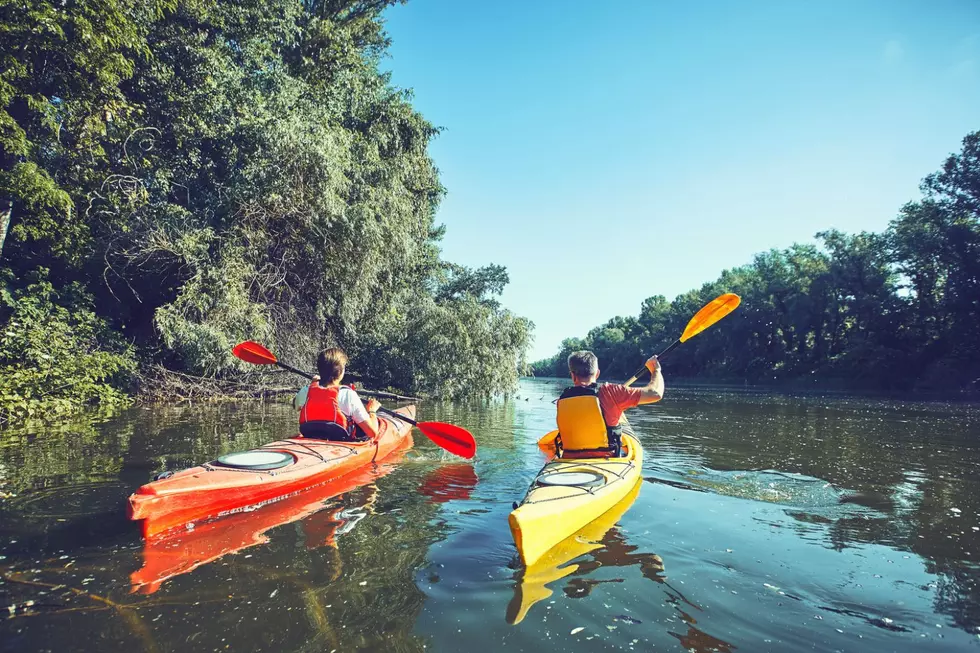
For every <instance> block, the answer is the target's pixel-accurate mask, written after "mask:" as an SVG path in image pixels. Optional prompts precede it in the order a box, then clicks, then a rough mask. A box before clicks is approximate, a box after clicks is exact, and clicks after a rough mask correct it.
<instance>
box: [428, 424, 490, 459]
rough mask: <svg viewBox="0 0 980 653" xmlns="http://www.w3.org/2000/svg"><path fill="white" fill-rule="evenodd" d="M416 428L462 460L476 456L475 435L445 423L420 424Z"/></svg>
mask: <svg viewBox="0 0 980 653" xmlns="http://www.w3.org/2000/svg"><path fill="white" fill-rule="evenodd" d="M415 426H417V427H418V429H419V430H420V431H422V433H424V434H425V435H426V437H428V438H429V439H430V440H432V441H433V442H435V443H436V444H438V445H439V446H440V447H442V448H443V449H445V450H446V451H448V452H449V453H451V454H455V455H457V456H460V457H461V458H472V457H473V456H475V455H476V440H474V439H473V434H472V433H470V432H469V431H467V430H466V429H464V428H462V427H460V426H456V425H455V424H446V423H445V422H418V423H417V424H416V425H415Z"/></svg>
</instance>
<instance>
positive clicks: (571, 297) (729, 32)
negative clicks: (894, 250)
mask: <svg viewBox="0 0 980 653" xmlns="http://www.w3.org/2000/svg"><path fill="white" fill-rule="evenodd" d="M386 18H387V30H388V33H389V35H390V36H391V38H392V39H393V41H394V43H393V46H392V48H391V57H390V58H388V59H386V60H385V62H384V64H383V65H384V67H385V68H388V69H390V70H391V71H392V74H393V83H394V84H395V85H396V86H399V87H402V88H411V89H412V90H413V91H414V94H415V99H414V104H415V106H416V107H417V108H418V109H419V110H420V111H421V112H422V113H423V115H425V116H426V118H428V119H429V120H430V121H431V122H432V123H434V124H435V125H437V126H440V127H443V128H444V129H445V131H444V132H443V133H442V134H441V135H439V136H438V137H437V138H436V139H435V141H434V142H433V144H432V146H431V148H430V152H431V154H432V156H433V157H434V159H435V162H436V165H437V166H438V167H439V169H440V171H441V177H442V182H443V184H444V185H445V186H446V187H447V190H448V194H447V196H446V197H445V199H444V201H443V203H442V205H441V207H440V209H439V213H438V216H437V221H438V222H440V223H443V224H445V225H446V227H447V234H446V237H445V239H444V241H443V248H442V249H443V257H444V258H446V259H448V260H450V261H454V262H457V263H461V264H464V265H469V266H480V265H486V264H488V263H500V264H502V265H505V266H506V267H507V270H508V272H509V274H510V285H509V286H508V287H507V289H506V291H505V293H504V296H503V302H504V304H505V305H506V306H507V307H508V308H510V309H511V310H513V311H514V312H516V313H518V314H520V315H524V316H526V317H529V318H530V319H531V320H533V321H534V323H535V325H536V329H535V344H534V347H533V349H532V352H531V358H532V360H536V359H538V358H543V357H546V356H550V355H552V354H553V353H555V351H557V348H558V345H559V343H560V342H561V340H562V338H565V337H568V336H584V335H585V334H586V332H587V331H588V329H590V328H591V327H593V326H596V325H598V324H600V323H602V322H604V321H606V320H607V319H609V318H611V317H613V316H615V315H636V314H637V313H638V312H639V308H640V303H641V302H642V301H643V299H644V298H646V297H649V296H651V295H655V294H662V295H665V296H666V297H667V299H668V300H671V299H673V298H674V297H675V296H676V295H678V294H680V293H683V292H685V291H687V290H690V289H692V288H696V287H698V286H700V285H701V284H702V283H704V282H706V281H712V280H714V279H716V278H717V277H718V275H719V273H720V272H721V271H722V270H724V269H726V268H731V267H735V266H738V265H743V264H745V263H749V262H750V261H751V260H752V256H753V255H754V254H756V253H757V252H762V251H765V250H768V249H770V248H785V247H788V246H789V245H791V244H792V243H794V242H813V240H814V239H813V235H814V234H815V233H816V232H817V231H821V230H824V229H828V228H831V227H835V228H837V229H840V230H843V231H846V232H850V233H853V232H857V231H862V230H868V231H882V230H883V229H885V227H886V226H887V224H888V221H889V220H890V219H892V218H893V217H894V216H895V214H896V212H897V211H898V209H899V208H900V207H901V205H902V204H904V203H905V202H906V201H909V200H912V199H917V198H918V197H919V192H918V184H919V182H920V180H921V178H922V177H924V176H925V175H927V174H929V173H931V172H933V171H935V170H936V169H938V168H939V166H940V165H941V163H942V161H943V160H944V159H945V157H946V156H947V155H948V154H950V153H952V152H955V151H958V150H959V148H960V141H961V139H962V138H963V137H964V136H965V135H966V134H967V133H968V132H970V131H973V130H977V129H980V0H961V1H958V0H914V1H901V0H881V1H873V0H850V1H847V2H844V1H830V0H821V1H820V2H805V1H793V0H745V1H736V0H729V1H726V2H712V1H707V0H698V1H697V2H690V3H684V2H676V1H675V2H654V1H652V0H647V1H625V0H624V1H620V2H610V3H601V2H589V3H585V2H573V1H571V0H568V1H552V2H544V1H539V0H535V1H526V2H517V1H513V0H508V1H502V0H495V1H493V2H470V1H466V0H411V1H410V2H409V3H408V4H407V5H404V6H396V7H393V8H391V9H389V10H388V11H387V13H386Z"/></svg>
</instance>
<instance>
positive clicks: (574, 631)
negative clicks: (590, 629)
mask: <svg viewBox="0 0 980 653" xmlns="http://www.w3.org/2000/svg"><path fill="white" fill-rule="evenodd" d="M583 630H585V627H584V626H579V627H578V628H572V632H570V633H569V635H577V634H578V633H580V632H582V631H583Z"/></svg>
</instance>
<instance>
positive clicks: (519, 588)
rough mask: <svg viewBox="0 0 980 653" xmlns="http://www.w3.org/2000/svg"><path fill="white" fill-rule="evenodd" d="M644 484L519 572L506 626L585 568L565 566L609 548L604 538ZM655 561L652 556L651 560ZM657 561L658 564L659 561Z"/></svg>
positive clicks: (636, 484) (520, 619) (580, 565)
mask: <svg viewBox="0 0 980 653" xmlns="http://www.w3.org/2000/svg"><path fill="white" fill-rule="evenodd" d="M641 485H642V484H641V483H639V482H634V483H633V486H632V488H631V489H630V490H629V492H628V493H627V495H626V496H625V497H623V498H622V499H620V501H619V503H617V504H615V505H614V506H613V507H612V508H610V509H609V510H608V511H606V512H605V513H603V514H602V515H601V516H599V517H598V518H597V519H594V520H593V521H591V522H589V524H587V525H586V526H585V527H584V528H582V529H580V530H579V531H577V532H576V533H574V534H573V535H571V536H569V537H567V538H565V539H564V540H562V541H561V542H559V543H558V544H556V545H555V546H554V547H552V548H551V549H549V550H548V552H547V553H546V554H544V555H543V556H542V557H540V558H539V559H538V560H537V561H536V562H534V563H533V564H530V565H528V566H527V567H526V568H524V569H523V570H522V571H521V572H519V578H518V580H517V583H516V585H515V586H514V598H513V599H512V600H511V602H510V604H509V605H508V606H507V617H506V618H507V623H510V624H518V623H520V622H521V621H522V620H523V619H524V617H525V616H526V615H527V612H528V610H530V609H531V606H532V605H534V604H535V603H537V602H539V601H543V600H545V599H546V598H548V597H549V596H551V594H552V590H551V589H549V588H548V585H549V584H550V583H554V582H556V581H559V580H561V579H562V578H565V577H566V576H569V575H571V574H573V573H575V572H576V571H578V570H579V568H580V567H582V566H583V565H584V563H573V564H567V565H566V563H569V561H571V560H574V559H575V558H577V557H579V556H583V555H585V554H587V553H590V552H592V551H595V550H596V549H601V548H603V547H604V546H606V544H605V543H604V542H603V538H605V537H606V534H607V532H608V531H609V530H610V529H611V528H612V527H613V526H615V525H616V522H618V521H619V519H620V518H621V517H622V516H623V515H624V514H626V511H627V510H629V509H630V506H632V505H633V502H634V501H636V497H637V496H638V495H639V494H640V486H641ZM653 558H654V557H653V556H651V559H653ZM656 561H659V558H656ZM601 564H602V563H601V562H599V563H597V564H596V565H595V566H596V567H598V566H601ZM563 565H566V566H563ZM661 569H662V567H661Z"/></svg>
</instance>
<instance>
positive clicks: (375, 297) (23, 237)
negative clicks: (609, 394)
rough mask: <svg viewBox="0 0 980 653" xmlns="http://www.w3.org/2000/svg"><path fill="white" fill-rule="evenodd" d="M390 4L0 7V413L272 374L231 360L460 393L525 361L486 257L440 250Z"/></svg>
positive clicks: (261, 383)
mask: <svg viewBox="0 0 980 653" xmlns="http://www.w3.org/2000/svg"><path fill="white" fill-rule="evenodd" d="M393 4H396V1H395V0H362V1H350V0H309V1H303V2H300V1H299V0H261V1H260V0H243V2H236V3H222V2H217V0H111V1H110V2H101V1H100V2H96V1H95V0H78V2H72V3H69V4H67V5H65V4H64V3H60V2H56V1H54V0H40V1H39V2H33V3H28V4H21V5H6V6H4V7H3V8H0V24H2V26H3V30H2V32H0V60H2V64H0V65H2V70H3V74H2V75H0V159H2V168H0V426H3V425H6V424H12V423H15V422H18V421H23V420H25V419H27V420H37V419H42V420H44V419H46V420H51V419H55V418H58V417H59V416H63V415H67V414H69V413H73V412H77V411H80V410H83V409H86V408H93V407H95V408H101V409H111V408H112V407H118V406H123V405H127V404H129V403H131V402H132V400H133V398H134V397H139V398H143V399H162V400H174V399H177V400H179V399H187V398H194V399H195V400H197V399H205V398H208V397H210V398H213V399H218V398H225V397H228V396H229V395H232V396H238V397H253V396H260V397H261V396H266V395H268V394H269V393H270V392H273V393H274V392H276V391H277V390H283V391H284V389H285V387H287V386H288V387H289V388H293V389H294V388H295V387H296V385H297V379H295V378H291V379H289V380H288V381H287V380H285V377H284V376H283V375H282V374H281V373H278V372H275V371H271V370H268V369H257V368H256V367H255V366H252V365H248V364H245V363H242V362H240V361H238V360H237V359H235V358H234V357H233V356H232V354H231V349H232V347H233V346H234V345H235V344H236V343H237V342H240V341H243V340H258V341H261V342H262V343H263V344H265V345H267V346H269V347H271V348H274V349H275V351H277V352H279V353H280V355H281V356H282V358H283V360H285V361H288V362H291V363H293V364H295V365H297V366H299V367H301V368H303V369H306V368H311V367H312V364H313V361H314V360H315V356H316V353H317V352H318V351H319V350H320V349H322V348H324V347H327V346H340V347H343V348H344V349H345V350H346V351H347V352H348V354H349V355H350V357H351V369H352V372H356V373H357V375H358V376H359V377H360V379H361V381H362V382H363V383H364V385H365V386H366V387H370V388H372V389H377V390H386V389H392V390H397V391H401V392H402V393H404V394H411V395H424V396H430V397H432V396H438V397H446V398H462V397H468V396H485V395H493V394H497V393H501V392H507V391H510V390H512V389H513V388H514V387H516V382H517V378H518V374H519V373H521V372H526V370H527V364H526V361H525V352H526V351H527V348H528V343H529V342H530V334H531V329H532V326H533V325H532V324H531V323H530V321H529V320H527V319H525V318H523V317H520V316H518V315H515V314H513V313H511V312H510V311H508V310H506V309H505V308H504V307H502V306H501V305H500V302H499V301H498V297H499V295H500V294H501V293H502V292H503V289H504V287H505V286H506V284H507V283H508V282H509V278H508V275H507V271H506V270H505V269H504V268H503V267H501V266H499V265H495V264H493V263H488V264H487V265H485V266H483V267H478V268H468V267H464V266H461V265H457V264H454V263H452V262H450V261H446V260H443V259H442V258H441V256H440V249H439V241H440V239H441V238H442V236H443V233H444V228H443V227H442V226H441V225H438V224H436V222H435V215H436V210H437V208H438V206H439V202H440V200H441V198H442V196H443V194H444V192H445V191H444V188H443V187H442V185H441V184H440V181H439V173H438V170H437V168H436V166H435V164H434V162H433V161H432V159H431V157H430V156H429V153H428V145H429V143H430V141H431V140H432V139H434V138H436V137H437V136H438V134H439V129H438V128H436V127H434V126H433V125H431V124H430V123H429V122H427V121H426V120H425V119H424V118H423V117H422V116H421V115H420V114H419V113H418V112H417V111H416V110H415V109H414V108H413V107H412V104H411V94H410V93H409V92H408V91H405V90H402V89H399V88H396V87H394V86H393V85H392V84H391V81H390V77H389V75H388V74H387V73H384V72H382V71H381V69H380V67H379V63H380V62H381V60H382V58H383V57H384V56H385V53H386V50H387V48H388V45H389V41H388V37H387V35H386V34H385V32H384V29H383V19H382V14H383V12H384V10H385V9H386V8H387V7H389V6H391V5H393Z"/></svg>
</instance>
